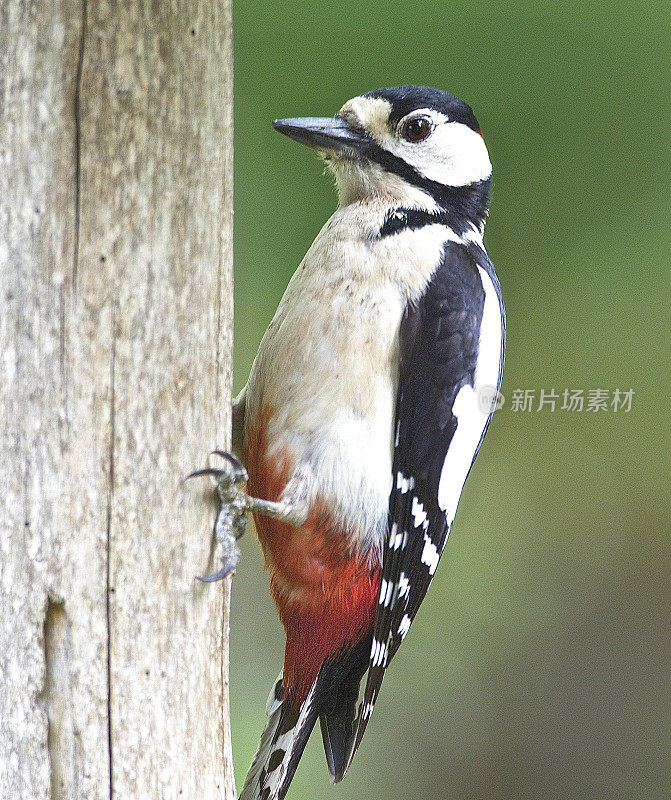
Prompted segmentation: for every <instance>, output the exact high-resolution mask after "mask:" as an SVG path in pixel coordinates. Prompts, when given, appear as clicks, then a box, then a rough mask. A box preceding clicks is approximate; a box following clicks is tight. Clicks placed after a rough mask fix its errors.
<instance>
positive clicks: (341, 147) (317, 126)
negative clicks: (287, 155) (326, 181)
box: [273, 117, 370, 155]
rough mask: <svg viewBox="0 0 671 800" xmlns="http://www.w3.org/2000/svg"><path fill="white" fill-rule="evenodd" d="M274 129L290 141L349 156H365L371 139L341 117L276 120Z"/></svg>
mask: <svg viewBox="0 0 671 800" xmlns="http://www.w3.org/2000/svg"><path fill="white" fill-rule="evenodd" d="M273 128H275V130H276V131H279V132H280V133H283V134H284V135H285V136H288V137H289V138H290V139H295V140H296V141H297V142H300V143H301V144H306V145H307V146H308V147H316V148H318V149H320V150H335V151H341V152H345V153H347V154H349V155H356V154H363V153H364V152H365V151H366V149H367V148H368V146H369V145H370V139H369V138H368V137H367V136H366V135H365V134H364V133H363V132H362V131H361V130H359V129H357V128H354V127H352V126H351V125H349V124H348V123H347V122H345V120H344V119H341V118H340V117H293V118H292V119H276V120H274V122H273Z"/></svg>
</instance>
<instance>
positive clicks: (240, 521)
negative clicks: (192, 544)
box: [187, 450, 250, 583]
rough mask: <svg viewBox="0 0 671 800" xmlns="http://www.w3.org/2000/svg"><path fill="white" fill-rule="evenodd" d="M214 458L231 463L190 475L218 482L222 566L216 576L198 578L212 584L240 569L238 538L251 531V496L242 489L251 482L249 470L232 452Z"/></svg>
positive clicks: (217, 531) (216, 527)
mask: <svg viewBox="0 0 671 800" xmlns="http://www.w3.org/2000/svg"><path fill="white" fill-rule="evenodd" d="M212 455H216V456H219V457H220V458H223V459H224V461H226V462H228V464H227V465H226V466H225V467H206V468H205V469H199V470H196V471H195V472H192V473H191V474H190V475H187V479H188V478H199V477H201V476H203V475H211V476H212V477H214V478H215V479H216V481H217V494H218V495H219V500H220V501H221V505H220V506H219V512H218V513H217V519H216V520H215V523H214V534H215V536H216V538H217V541H218V542H219V545H220V546H221V557H222V561H223V564H222V567H221V569H219V570H217V572H215V573H213V574H212V575H202V576H201V575H198V576H197V577H198V580H200V581H204V582H205V583H210V582H212V581H219V580H221V579H222V578H225V577H226V576H227V575H229V574H230V573H231V572H233V570H234V569H235V568H236V566H237V564H238V560H239V558H240V548H239V547H238V539H239V538H240V537H241V536H242V535H243V533H244V532H245V530H246V528H247V511H248V510H249V502H248V501H249V499H250V498H249V497H248V496H247V495H246V494H245V492H243V491H242V489H240V488H239V484H241V483H246V482H247V470H246V469H245V468H244V467H243V466H242V464H241V463H240V461H239V460H238V459H237V458H236V457H235V456H234V455H232V454H231V453H226V452H224V451H223V450H214V451H213V453H212Z"/></svg>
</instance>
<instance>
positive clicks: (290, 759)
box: [240, 635, 371, 800]
mask: <svg viewBox="0 0 671 800" xmlns="http://www.w3.org/2000/svg"><path fill="white" fill-rule="evenodd" d="M370 643H371V636H370V635H368V636H366V637H364V639H363V640H362V641H361V642H359V644H358V645H357V646H356V647H355V648H354V649H353V650H351V651H350V652H348V653H344V654H343V655H342V656H341V657H339V658H334V659H333V660H331V661H329V662H327V663H325V664H324V665H323V666H322V668H321V670H320V671H319V675H318V676H317V680H316V681H315V683H314V684H313V686H312V688H311V689H310V692H309V693H308V696H307V698H306V699H305V701H304V702H303V704H302V705H301V707H300V708H299V709H295V708H293V707H292V706H291V705H290V703H289V702H288V701H287V700H286V699H285V697H284V688H283V684H282V673H280V676H279V678H278V679H277V682H276V683H275V685H274V686H273V689H272V691H271V692H270V696H269V697H268V703H267V705H266V713H267V715H268V722H267V724H266V727H265V730H264V731H263V735H262V736H261V742H260V743H259V747H258V750H257V751H256V755H255V756H254V760H253V761H252V765H251V767H250V768H249V772H248V774H247V778H246V780H245V785H244V786H243V787H242V792H241V794H240V800H282V798H283V797H284V796H285V795H286V793H287V790H288V789H289V784H290V783H291V780H292V778H293V776H294V773H295V772H296V767H297V766H298V762H299V761H300V758H301V755H302V754H303V750H304V749H305V745H306V744H307V741H308V739H309V737H310V734H311V733H312V729H313V728H314V726H315V723H316V721H317V719H319V722H320V725H321V732H322V739H323V742H324V752H325V753H326V761H327V763H328V768H329V775H330V777H331V781H332V782H333V783H337V782H338V781H340V780H342V778H343V776H344V775H345V772H346V770H347V767H348V766H349V760H350V754H351V743H352V741H353V740H354V736H355V733H356V722H355V711H356V703H357V699H358V696H359V685H360V682H361V678H362V677H363V675H364V674H365V672H366V669H367V668H368V654H369V653H370Z"/></svg>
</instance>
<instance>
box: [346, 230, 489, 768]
mask: <svg viewBox="0 0 671 800" xmlns="http://www.w3.org/2000/svg"><path fill="white" fill-rule="evenodd" d="M478 261H481V262H482V264H481V267H482V269H483V270H484V271H485V272H486V273H487V275H488V276H489V279H490V280H491V286H492V287H493V288H494V291H495V293H496V298H495V299H496V301H497V304H498V309H497V317H496V319H497V320H498V321H500V323H501V336H500V338H499V339H498V346H499V348H500V351H499V375H498V383H499V384H500V378H501V371H502V367H503V333H504V322H503V306H502V303H501V300H500V289H499V284H498V280H497V279H496V275H495V273H494V271H493V268H492V267H491V263H490V262H489V260H488V259H487V256H486V254H485V253H484V252H483V251H481V250H478V251H476V252H473V251H471V252H469V250H468V249H466V247H464V246H461V245H459V244H454V243H449V244H447V245H446V246H445V249H444V253H443V259H442V262H441V264H440V266H439V267H438V269H437V271H436V272H435V273H434V276H433V278H432V280H431V282H430V283H429V285H428V287H427V290H426V292H425V294H424V295H423V296H422V298H421V299H420V300H419V302H418V303H417V304H416V305H415V306H413V307H408V309H407V310H406V312H405V314H404V317H403V321H402V323H401V329H400V346H401V366H400V376H399V387H398V394H397V403H396V439H395V449H394V459H393V486H392V491H391V496H390V501H389V527H388V534H387V541H386V542H385V547H384V554H383V561H382V573H381V585H380V596H379V604H378V609H377V614H376V618H375V625H374V629H373V640H372V648H371V655H370V662H369V671H368V679H367V683H366V689H365V692H364V697H363V701H362V703H361V704H360V706H359V710H358V716H357V720H356V723H355V725H354V726H353V727H354V730H355V731H356V735H355V736H352V741H351V742H350V751H349V754H348V759H347V762H346V763H347V764H349V762H350V761H351V759H352V757H353V755H354V753H355V752H356V749H357V747H358V746H359V742H360V741H361V738H362V737H363V734H364V731H365V728H366V725H367V723H368V719H369V718H370V715H371V713H372V711H373V706H374V704H375V701H376V699H377V696H378V693H379V691H380V685H381V683H382V678H383V676H384V673H385V670H386V668H387V665H388V664H389V662H390V661H391V659H392V658H393V656H394V654H395V653H396V651H397V649H398V647H399V645H400V643H401V641H402V640H403V638H404V637H405V635H406V634H407V632H408V628H409V627H410V624H411V622H412V620H413V619H414V617H415V614H416V613H417V610H418V608H419V605H420V603H421V602H422V600H423V599H424V596H425V594H426V592H427V589H428V588H429V584H430V583H431V579H432V578H433V575H434V573H435V570H436V566H437V564H438V560H439V558H440V556H441V554H442V552H443V549H444V547H445V543H446V541H447V536H448V533H449V526H448V522H447V519H446V514H445V511H444V510H443V509H441V508H440V507H439V504H438V487H439V484H440V478H441V473H442V470H443V465H444V464H445V459H446V455H447V452H448V449H449V446H450V443H451V442H452V439H453V436H454V434H455V431H456V429H457V417H456V414H455V412H454V409H453V406H454V401H455V398H456V397H457V395H458V394H459V391H460V389H461V388H462V387H464V386H466V385H470V386H474V383H475V371H476V366H477V364H478V356H479V343H480V331H481V322H482V319H483V310H484V305H485V287H484V286H483V280H482V278H481V275H480V271H479V269H478ZM490 346H491V342H490ZM494 355H496V353H495V354H494ZM496 388H497V389H498V385H497V386H496ZM489 418H491V412H490V413H489V417H488V418H487V421H486V424H485V429H484V430H486V426H487V424H489ZM484 430H483V432H482V435H481V436H480V440H479V442H478V443H477V446H475V448H474V450H473V453H472V458H471V460H470V462H469V464H468V465H467V466H468V467H470V464H471V463H472V460H473V459H474V458H475V456H476V454H477V451H478V449H479V447H480V443H481V442H482V438H483V437H484Z"/></svg>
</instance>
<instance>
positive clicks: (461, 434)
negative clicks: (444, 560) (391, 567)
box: [422, 267, 503, 560]
mask: <svg viewBox="0 0 671 800" xmlns="http://www.w3.org/2000/svg"><path fill="white" fill-rule="evenodd" d="M478 272H479V274H480V280H481V281H482V287H483V289H484V291H485V302H484V308H483V311H482V320H481V322H480V338H479V345H478V361H477V364H476V367H475V386H468V385H467V386H462V387H461V389H460V390H459V393H458V394H457V396H456V398H455V400H454V405H453V406H452V413H453V414H454V416H455V417H456V418H457V429H456V431H455V432H454V436H453V437H452V441H451V442H450V446H449V448H448V451H447V455H446V456H445V462H444V463H443V469H442V470H441V473H440V482H439V484H438V505H439V506H440V508H441V509H442V510H443V511H444V512H445V516H446V517H447V523H448V525H451V524H452V521H453V520H454V516H455V514H456V513H457V505H458V504H459V497H460V496H461V490H462V489H463V488H464V483H465V481H466V476H467V475H468V471H469V470H470V468H471V464H472V463H473V457H474V456H475V451H476V449H477V447H478V444H479V443H480V439H481V437H482V432H483V431H484V429H485V425H486V424H487V420H488V419H489V414H490V412H491V408H482V403H481V398H482V394H481V392H482V390H483V389H485V388H491V387H494V388H496V387H497V386H498V381H499V370H500V366H501V336H502V330H503V326H502V320H501V307H500V305H499V300H498V297H497V294H496V290H495V288H494V284H493V283H492V279H491V278H490V277H489V275H488V274H487V272H486V271H485V270H484V269H482V268H481V267H478ZM493 394H494V395H495V393H493ZM495 400H496V397H495V396H493V397H492V404H493V403H494V402H495ZM422 560H423V559H422Z"/></svg>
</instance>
